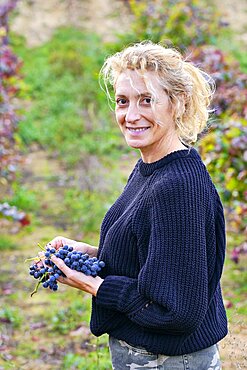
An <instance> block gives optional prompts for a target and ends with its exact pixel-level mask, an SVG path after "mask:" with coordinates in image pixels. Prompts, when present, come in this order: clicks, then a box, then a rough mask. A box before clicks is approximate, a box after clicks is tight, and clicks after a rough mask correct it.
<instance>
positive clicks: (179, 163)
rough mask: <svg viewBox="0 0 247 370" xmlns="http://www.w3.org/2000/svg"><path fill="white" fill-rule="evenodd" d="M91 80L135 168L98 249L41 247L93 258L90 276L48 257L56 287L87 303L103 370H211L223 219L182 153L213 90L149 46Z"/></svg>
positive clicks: (216, 365)
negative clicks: (105, 354)
mask: <svg viewBox="0 0 247 370" xmlns="http://www.w3.org/2000/svg"><path fill="white" fill-rule="evenodd" d="M102 75H103V77H104V79H105V84H106V86H107V84H108V83H110V84H111V85H112V86H113V88H114V93H115V101H116V109H115V113H116V120H117V123H118V125H119V128H120V130H121V131H122V133H123V135H124V137H125V140H126V142H127V144H128V145H129V146H131V147H132V148H138V149H139V150H140V153H141V158H140V159H139V161H138V162H137V164H136V166H135V168H134V170H133V172H132V173H131V175H130V177H129V180H128V183H127V185H126V187H125V189H124V191H123V193H122V194H121V195H120V197H119V198H118V199H117V200H116V202H115V203H114V204H113V206H112V207H111V208H110V209H109V211H108V212H107V214H106V216H105V218H104V220H103V223H102V227H101V238H100V245H99V248H96V247H94V246H91V245H88V244H85V243H79V242H75V241H72V240H69V239H67V238H63V237H57V238H55V239H54V240H52V241H51V244H52V245H53V246H55V247H56V248H59V247H61V246H62V245H64V244H70V245H72V246H74V248H76V249H78V250H82V251H84V252H87V253H89V254H90V256H98V258H100V259H102V260H103V261H104V262H105V264H106V266H105V268H104V269H103V270H102V273H101V274H100V277H99V276H98V277H96V278H93V277H90V276H85V275H84V274H82V273H79V272H76V271H72V270H70V269H69V268H68V267H67V266H65V265H64V263H63V261H62V260H59V259H57V258H56V257H53V261H54V262H55V263H56V264H57V266H58V267H59V268H60V269H61V270H62V271H63V272H64V273H65V275H66V276H67V277H66V278H60V279H59V280H60V282H62V283H65V284H67V285H70V286H72V287H75V288H78V289H81V290H83V291H86V292H88V293H90V294H92V296H93V302H92V317H91V330H92V333H93V334H95V335H96V336H99V335H102V334H103V333H108V334H109V336H110V350H111V356H112V363H113V368H114V369H116V370H118V369H119V370H123V369H141V368H148V369H168V370H171V369H190V370H191V369H198V370H204V369H205V370H209V369H210V370H211V369H215V370H216V369H220V368H221V365H220V360H219V354H218V349H217V343H218V341H220V340H221V339H222V338H223V337H224V336H225V335H226V334H227V320H226V314H225V309H224V306H223V301H222V295H221V288H220V277H221V274H222V268H223V263H224V255H225V224H224V215H223V209H222V204H221V201H220V198H219V196H218V193H217V191H216V189H215V187H214V185H213V183H212V181H211V179H210V177H209V174H208V172H207V170H206V168H205V166H204V164H203V163H202V161H201V159H200V156H199V154H198V153H197V151H196V150H195V149H194V148H192V147H191V146H190V144H191V143H193V142H195V141H196V139H197V136H198V135H199V134H200V133H201V132H202V131H203V130H204V129H205V127H206V124H207V120H208V107H209V103H210V100H211V97H212V94H213V92H212V86H213V84H212V82H210V79H209V78H208V76H207V75H206V74H204V73H202V72H201V71H200V70H199V69H198V68H197V67H195V66H193V65H192V64H191V63H189V62H187V61H185V60H183V58H182V56H181V54H180V53H179V52H178V51H176V50H173V49H168V48H164V47H163V46H160V45H156V44H153V43H151V42H144V43H138V44H136V45H134V46H130V47H128V48H126V49H125V50H123V51H122V52H120V53H117V54H115V55H113V56H111V57H109V58H108V59H107V60H106V62H105V64H104V66H103V68H102ZM107 92H108V89H107Z"/></svg>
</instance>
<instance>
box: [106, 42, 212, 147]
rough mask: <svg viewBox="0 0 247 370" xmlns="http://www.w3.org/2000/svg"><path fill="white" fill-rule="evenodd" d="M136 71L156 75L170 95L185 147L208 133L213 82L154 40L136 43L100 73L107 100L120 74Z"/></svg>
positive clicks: (117, 55) (180, 137) (112, 57)
mask: <svg viewBox="0 0 247 370" xmlns="http://www.w3.org/2000/svg"><path fill="white" fill-rule="evenodd" d="M126 69H131V70H136V71H138V72H139V73H141V75H143V77H145V72H147V71H154V72H156V73H157V77H158V81H159V83H160V85H161V86H162V88H163V89H164V91H165V92H166V93H167V95H168V97H169V100H170V103H171V104H172V107H173V111H174V121H175V124H176V130H177V134H178V137H179V139H180V140H181V141H182V142H183V143H185V144H191V143H194V142H196V140H197V138H198V135H199V134H200V133H201V132H202V131H204V130H205V128H206V127H207V122H208V118H209V112H210V109H209V106H210V102H211V100H212V96H213V93H214V91H215V84H214V81H213V79H212V78H211V77H210V76H209V75H208V74H206V73H205V72H203V71H202V70H200V69H199V68H198V67H196V66H194V65H193V64H192V63H191V62H188V61H186V59H184V58H183V56H182V54H181V53H180V52H179V51H178V50H176V49H173V48H167V47H164V46H162V45H160V44H154V43H152V42H151V41H145V42H140V43H136V44H134V45H132V46H129V47H127V48H125V49H123V50H122V51H121V52H118V53H116V54H114V55H112V56H109V57H108V58H107V59H106V60H105V63H104V65H103V66H102V68H101V71H100V77H102V78H103V81H104V86H105V91H106V93H107V96H108V98H110V93H109V89H108V86H109V85H108V84H110V85H111V86H113V87H115V84H116V81H117V78H118V76H119V74H120V73H122V72H124V71H125V70H126Z"/></svg>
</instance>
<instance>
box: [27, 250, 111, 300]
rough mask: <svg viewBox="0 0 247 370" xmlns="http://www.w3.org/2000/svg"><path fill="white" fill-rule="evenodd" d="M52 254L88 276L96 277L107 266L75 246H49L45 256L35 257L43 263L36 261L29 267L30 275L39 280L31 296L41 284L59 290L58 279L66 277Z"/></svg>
mask: <svg viewBox="0 0 247 370" xmlns="http://www.w3.org/2000/svg"><path fill="white" fill-rule="evenodd" d="M52 255H55V256H56V257H57V258H61V259H62V260H63V261H64V263H65V264H66V265H67V266H68V267H69V268H71V269H72V270H76V271H78V272H82V273H84V274H85V275H88V276H93V277H96V276H97V274H98V272H99V271H100V270H101V269H102V268H103V267H104V266H105V263H104V262H103V261H100V260H98V259H97V258H96V257H92V258H90V257H89V255H88V254H87V253H83V252H80V251H76V250H73V247H70V246H68V245H64V246H63V247H61V248H60V249H59V250H55V248H47V249H45V251H44V254H43V258H39V257H35V258H34V260H36V262H40V260H42V262H43V264H40V263H34V264H32V265H31V266H30V268H29V273H30V275H31V276H33V277H34V278H35V279H38V280H39V281H38V283H37V285H36V287H35V290H34V291H33V292H32V293H31V296H32V295H33V294H34V293H36V292H37V290H38V287H39V285H40V284H42V286H43V287H44V288H50V289H51V290H53V291H56V290H58V283H57V279H58V278H59V277H60V276H63V277H65V275H64V273H63V272H62V271H61V270H60V269H59V268H58V267H57V266H56V265H55V263H54V262H52V260H51V256H52Z"/></svg>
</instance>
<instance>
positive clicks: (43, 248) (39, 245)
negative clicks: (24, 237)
mask: <svg viewBox="0 0 247 370" xmlns="http://www.w3.org/2000/svg"><path fill="white" fill-rule="evenodd" d="M37 245H38V247H39V248H40V249H42V251H44V252H45V251H46V249H45V247H42V245H41V244H40V243H38V244H37Z"/></svg>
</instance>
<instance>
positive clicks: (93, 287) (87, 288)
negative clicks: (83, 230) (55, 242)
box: [51, 239, 104, 296]
mask: <svg viewBox="0 0 247 370" xmlns="http://www.w3.org/2000/svg"><path fill="white" fill-rule="evenodd" d="M67 240H68V239H67ZM51 260H52V261H53V262H54V263H55V265H57V267H58V268H59V269H60V270H61V271H62V272H63V273H64V274H65V275H66V277H62V276H60V277H59V278H58V279H57V280H58V281H59V282H60V283H63V284H66V285H69V286H71V287H73V288H77V289H80V290H82V291H84V292H87V293H90V294H92V295H94V296H96V294H97V291H98V289H99V287H100V285H101V284H102V283H103V281H104V280H103V279H101V278H100V277H99V276H96V277H92V276H87V275H85V274H83V273H82V272H78V271H75V270H71V269H70V268H69V267H68V266H66V265H65V263H64V262H63V260H62V259H60V258H57V257H55V256H54V255H53V256H52V257H51Z"/></svg>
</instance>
